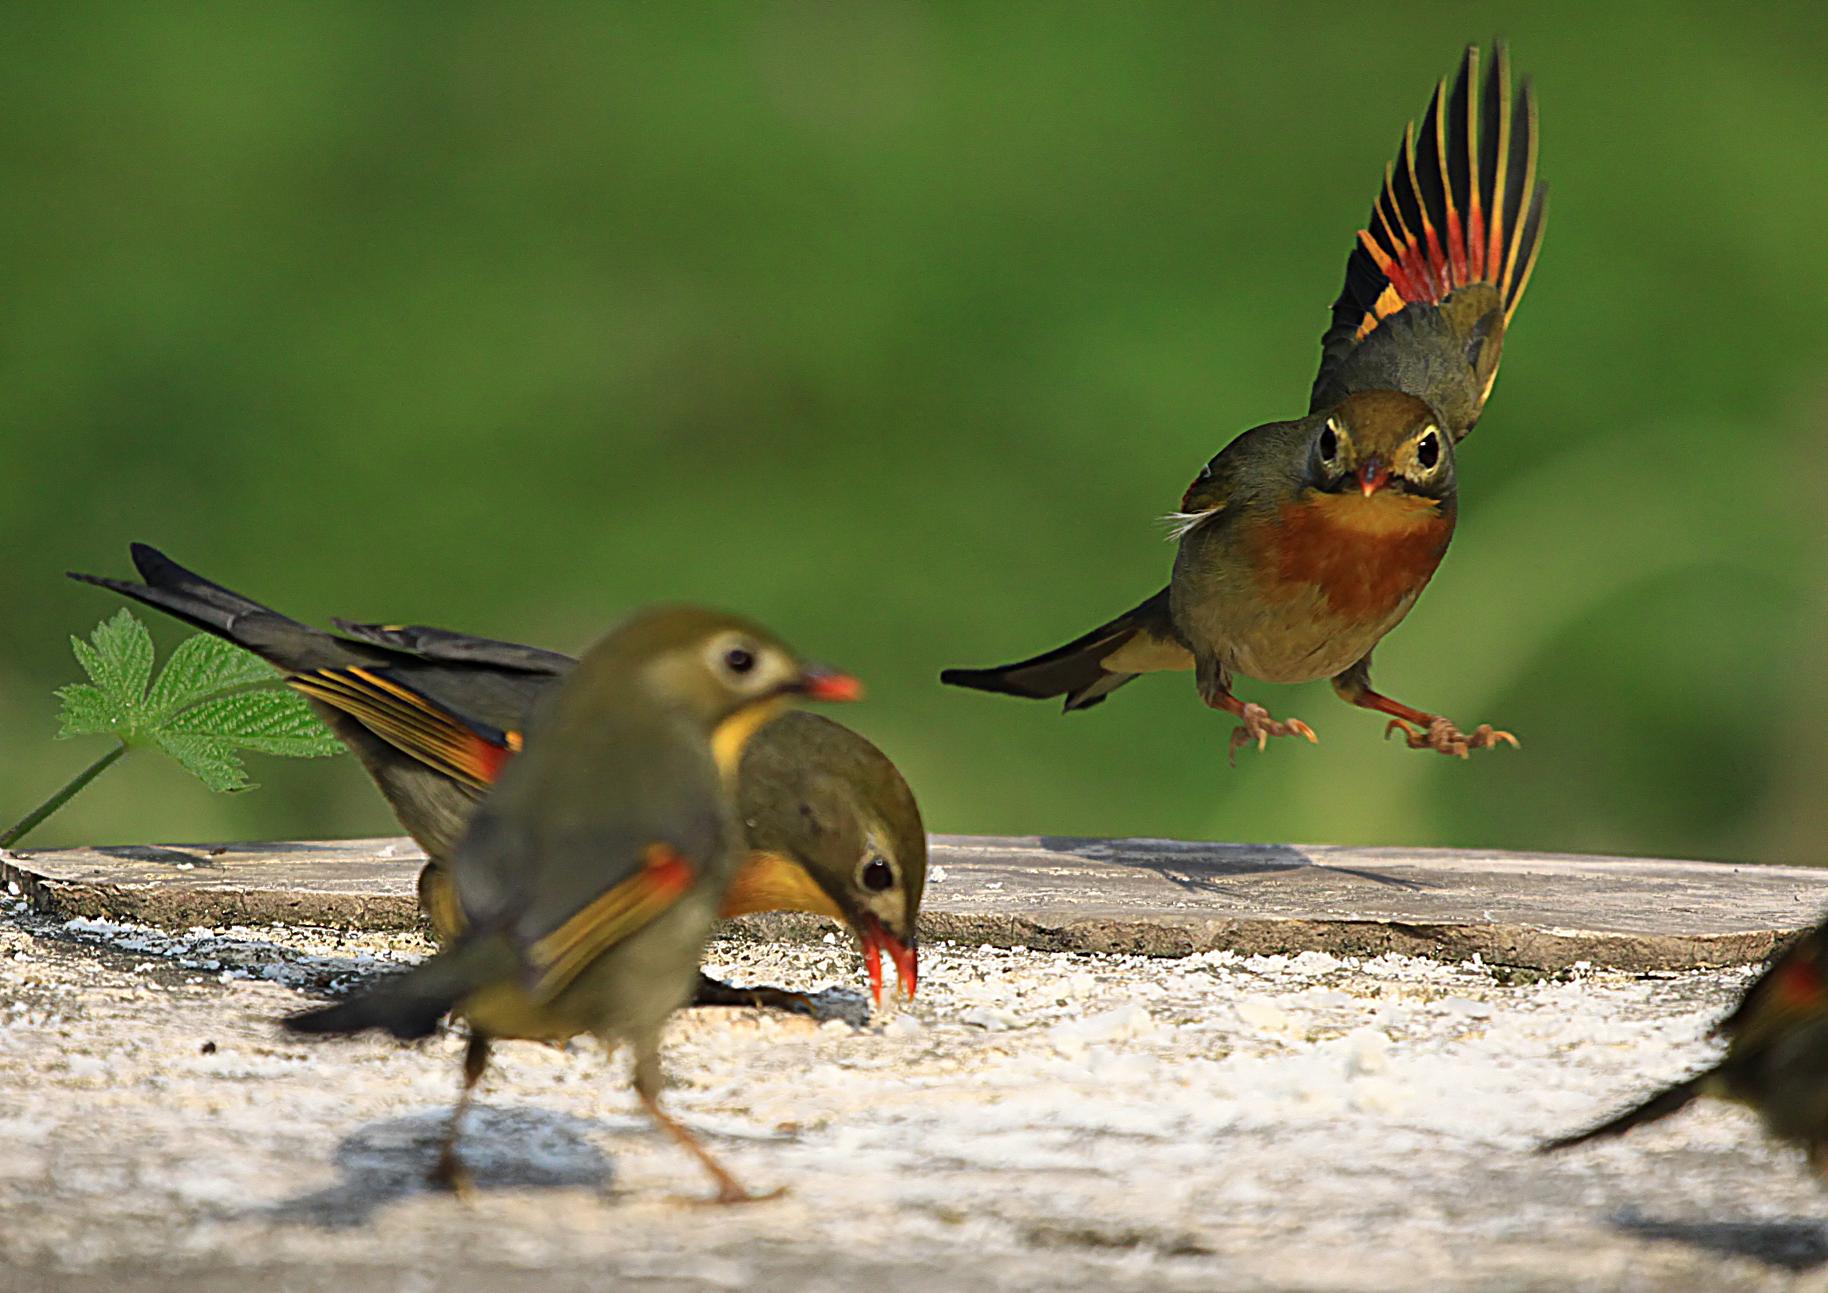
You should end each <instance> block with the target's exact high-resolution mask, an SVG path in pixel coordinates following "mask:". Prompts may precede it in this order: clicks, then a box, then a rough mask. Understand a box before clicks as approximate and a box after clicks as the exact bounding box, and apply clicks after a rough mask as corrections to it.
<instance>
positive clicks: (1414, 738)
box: [1384, 714, 1523, 759]
mask: <svg viewBox="0 0 1828 1293" xmlns="http://www.w3.org/2000/svg"><path fill="white" fill-rule="evenodd" d="M1392 732H1401V733H1402V734H1403V740H1404V741H1405V742H1407V743H1408V746H1409V748H1410V749H1412V750H1434V751H1436V752H1437V753H1440V754H1450V755H1452V756H1453V757H1454V758H1456V759H1464V758H1466V757H1467V755H1468V754H1469V753H1470V752H1471V751H1473V750H1489V749H1491V748H1492V747H1493V746H1495V745H1497V744H1499V743H1500V742H1503V743H1504V744H1507V745H1509V746H1510V747H1511V748H1512V749H1514V750H1520V749H1522V748H1523V746H1522V744H1521V743H1520V742H1519V741H1518V740H1517V738H1516V737H1514V736H1512V735H1511V734H1510V733H1509V732H1506V731H1504V730H1502V729H1501V728H1496V727H1493V726H1492V725H1491V724H1490V723H1481V724H1479V726H1477V727H1475V728H1474V729H1473V730H1472V731H1470V732H1462V731H1461V730H1460V729H1459V728H1457V727H1455V726H1454V725H1453V723H1452V722H1450V721H1449V720H1448V719H1446V718H1443V717H1442V716H1440V715H1439V714H1437V715H1435V717H1434V718H1432V719H1430V720H1429V723H1428V729H1427V730H1426V731H1422V730H1420V729H1417V728H1415V727H1412V726H1410V725H1409V724H1408V723H1405V722H1404V721H1403V720H1402V719H1400V718H1393V719H1391V720H1390V722H1389V723H1387V724H1386V725H1385V727H1384V737H1385V739H1386V740H1388V739H1389V736H1390V733H1392Z"/></svg>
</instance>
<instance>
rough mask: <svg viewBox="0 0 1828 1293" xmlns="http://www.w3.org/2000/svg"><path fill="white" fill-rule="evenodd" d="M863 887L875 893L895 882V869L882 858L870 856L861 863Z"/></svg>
mask: <svg viewBox="0 0 1828 1293" xmlns="http://www.w3.org/2000/svg"><path fill="white" fill-rule="evenodd" d="M862 880H863V887H864V888H865V889H870V890H873V891H875V892H876V893H881V892H882V891H883V890H884V889H886V888H888V887H889V886H890V885H892V884H894V883H895V869H894V868H893V867H891V866H890V865H889V864H888V862H887V861H886V860H884V859H882V858H879V857H876V858H871V859H870V860H869V861H868V862H865V863H864V864H863V872H862Z"/></svg>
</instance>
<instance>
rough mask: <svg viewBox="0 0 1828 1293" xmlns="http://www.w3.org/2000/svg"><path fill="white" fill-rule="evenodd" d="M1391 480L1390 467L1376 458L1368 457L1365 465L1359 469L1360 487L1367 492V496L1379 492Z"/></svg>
mask: <svg viewBox="0 0 1828 1293" xmlns="http://www.w3.org/2000/svg"><path fill="white" fill-rule="evenodd" d="M1389 480H1390V469H1389V468H1388V467H1386V466H1384V464H1383V463H1382V462H1381V461H1379V460H1378V459H1376V458H1367V459H1366V460H1365V465H1364V466H1362V467H1360V468H1359V469H1358V487H1359V488H1360V489H1362V490H1363V491H1364V492H1365V497H1366V498H1370V497H1371V495H1373V494H1375V493H1377V491H1378V490H1380V489H1382V488H1383V487H1384V485H1385V484H1386V483H1387V482H1388V481H1389Z"/></svg>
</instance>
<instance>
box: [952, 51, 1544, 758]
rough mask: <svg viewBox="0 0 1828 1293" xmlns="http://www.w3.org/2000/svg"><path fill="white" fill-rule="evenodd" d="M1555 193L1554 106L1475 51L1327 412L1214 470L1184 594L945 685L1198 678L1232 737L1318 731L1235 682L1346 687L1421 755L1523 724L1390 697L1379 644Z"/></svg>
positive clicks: (1088, 697) (1336, 317)
mask: <svg viewBox="0 0 1828 1293" xmlns="http://www.w3.org/2000/svg"><path fill="white" fill-rule="evenodd" d="M1544 196H1545V192H1544V189H1543V187H1542V186H1541V185H1540V184H1538V183H1537V182H1536V101H1535V98H1534V96H1533V94H1532V92H1531V89H1530V85H1529V82H1528V81H1527V80H1526V81H1525V82H1524V83H1523V85H1522V87H1521V88H1520V89H1519V90H1518V91H1517V92H1516V95H1515V97H1514V98H1513V95H1512V90H1511V69H1510V60H1509V58H1508V56H1507V55H1506V53H1505V50H1504V48H1503V47H1502V46H1500V47H1499V48H1498V50H1497V51H1496V53H1495V54H1494V55H1493V57H1492V60H1491V62H1490V65H1489V67H1488V68H1487V70H1486V75H1485V84H1484V86H1483V88H1481V87H1480V85H1479V58H1478V51H1477V49H1475V48H1468V49H1467V51H1466V54H1465V57H1464V60H1463V63H1462V65H1461V68H1460V72H1459V76H1458V77H1457V79H1456V80H1455V81H1454V84H1453V88H1452V90H1449V89H1448V88H1447V83H1446V82H1445V81H1442V82H1441V83H1440V85H1439V86H1438V87H1437V88H1436V90H1435V94H1434V98H1433V101H1432V102H1431V103H1430V104H1429V106H1428V111H1427V113H1426V115H1425V116H1424V117H1423V118H1422V126H1421V129H1420V131H1417V130H1416V128H1415V127H1414V126H1413V125H1411V126H1410V127H1409V128H1408V130H1407V131H1406V132H1405V133H1404V136H1403V140H1402V143H1401V145H1400V146H1399V148H1398V152H1397V157H1396V162H1395V164H1394V165H1393V166H1391V167H1387V168H1386V169H1385V172H1384V187H1383V191H1382V192H1381V193H1380V194H1379V195H1378V198H1377V201H1376V203H1375V205H1374V206H1373V207H1372V209H1371V216H1370V219H1369V221H1368V227H1367V228H1366V229H1364V230H1363V231H1361V232H1360V233H1359V235H1358V246H1357V247H1356V248H1354V249H1353V252H1352V255H1351V258H1350V259H1349V260H1348V261H1347V263H1346V280H1345V288H1344V290H1343V291H1342V292H1341V293H1340V296H1339V299H1338V301H1337V302H1335V303H1334V306H1333V323H1332V326H1331V327H1330V328H1329V329H1328V330H1327V332H1326V334H1325V335H1324V336H1323V337H1322V338H1321V362H1320V375H1319V377H1318V378H1317V379H1316V380H1315V382H1314V389H1313V393H1312V397H1311V398H1310V401H1309V405H1308V413H1307V416H1305V417H1302V418H1299V419H1296V420H1295V421H1292V422H1271V423H1267V424H1265V425H1263V426H1259V427H1254V428H1252V429H1251V430H1249V431H1246V432H1244V434H1242V435H1240V436H1239V437H1238V438H1237V439H1235V440H1233V441H1232V442H1231V443H1230V444H1229V445H1227V446H1226V447H1225V448H1224V449H1223V450H1221V451H1220V452H1219V454H1218V455H1217V456H1216V457H1214V458H1213V459H1212V460H1211V461H1210V462H1208V463H1207V464H1206V466H1205V467H1204V468H1203V469H1202V470H1201V471H1200V473H1199V475H1198V477H1196V478H1195V480H1194V482H1193V484H1192V485H1191V486H1190V487H1189V488H1188V490H1187V492H1186V495H1185V497H1183V498H1182V500H1181V505H1180V509H1179V511H1177V512H1175V513H1174V514H1173V515H1172V516H1170V517H1169V518H1168V519H1169V521H1170V522H1171V524H1172V525H1173V527H1174V534H1175V536H1176V537H1177V538H1178V540H1179V544H1180V547H1179V553H1178V555H1177V556H1176V558H1175V562H1174V571H1173V575H1172V577H1171V579H1170V580H1169V583H1168V586H1167V587H1166V588H1164V589H1162V590H1161V591H1160V592H1158V593H1156V594H1155V595H1154V596H1153V597H1150V598H1149V599H1148V600H1146V601H1144V602H1143V603H1142V604H1141V605H1139V606H1137V607H1135V608H1134V609H1133V610H1130V611H1128V612H1126V613H1125V614H1123V615H1120V616H1118V617H1117V618H1116V619H1114V620H1112V621H1111V622H1110V623H1108V624H1105V625H1103V626H1101V627H1099V628H1096V629H1093V630H1092V631H1091V632H1090V633H1087V634H1086V635H1085V636H1083V637H1081V638H1077V639H1075V640H1074V641H1072V642H1069V643H1067V644H1066V645H1065V646H1063V647H1059V648H1057V649H1056V650H1053V651H1049V652H1047V653H1046V654H1044V655H1038V656H1035V657H1034V658H1033V659H1029V660H1023V661H1020V662H1019V663H1016V664H1010V665H1003V666H1001V667H998V668H991V669H948V670H946V671H945V672H944V673H942V674H941V675H940V679H941V681H943V682H948V683H952V684H954V685H956V686H961V687H975V688H978V689H980V690H983V691H996V692H1004V693H1007V694H1009V695H1014V696H1027V697H1032V698H1035V699H1042V698H1046V697H1050V696H1064V697H1065V698H1066V702H1065V707H1066V709H1068V710H1074V709H1084V708H1087V707H1088V706H1091V705H1096V704H1097V703H1099V702H1100V701H1102V700H1103V699H1104V698H1105V697H1106V696H1107V695H1109V694H1110V693H1111V692H1112V691H1114V690H1116V689H1117V688H1118V687H1121V686H1123V685H1124V684H1125V683H1126V682H1129V681H1130V680H1131V679H1132V678H1134V677H1136V676H1137V675H1138V674H1142V673H1152V672H1156V671H1160V670H1169V669H1192V670H1193V671H1194V675H1195V680H1196V682H1197V684H1198V686H1199V691H1200V696H1201V698H1202V699H1203V700H1204V701H1205V702H1206V703H1207V704H1208V705H1210V706H1212V707H1213V708H1214V709H1222V710H1225V711H1227V712H1228V713H1231V714H1234V715H1236V716H1237V717H1238V718H1239V719H1240V720H1242V725H1241V726H1240V727H1239V728H1237V729H1236V730H1235V731H1234V732H1233V733H1232V740H1231V749H1232V753H1233V755H1234V756H1235V755H1236V752H1237V750H1238V749H1239V748H1240V747H1242V746H1244V745H1246V744H1249V743H1252V742H1254V743H1255V744H1256V745H1257V747H1258V748H1259V749H1261V748H1262V747H1263V745H1264V744H1265V743H1266V742H1267V741H1268V739H1269V738H1270V737H1272V736H1289V735H1297V736H1304V737H1306V738H1307V739H1308V740H1310V741H1312V740H1314V739H1315V738H1314V733H1313V730H1312V729H1311V728H1309V727H1308V725H1307V724H1305V723H1303V722H1301V721H1300V720H1299V719H1286V720H1281V721H1279V720H1276V719H1273V718H1271V717H1270V715H1269V713H1268V712H1267V711H1266V710H1265V709H1264V708H1263V707H1262V706H1261V705H1257V704H1254V703H1251V702H1247V701H1245V700H1243V699H1241V698H1240V697H1238V696H1237V695H1235V694H1233V691H1232V680H1233V678H1234V676H1236V675H1238V674H1244V675H1248V676H1250V677H1253V678H1260V679H1262V680H1264V681H1266V682H1279V683H1297V682H1308V681H1311V680H1313V679H1316V678H1330V679H1332V682H1333V689H1334V691H1336V692H1337V693H1338V694H1339V696H1340V697H1341V698H1342V699H1344V700H1346V701H1349V702H1350V703H1352V704H1354V705H1359V706H1362V707H1364V708H1366V709H1371V710H1376V711H1378V712H1380V713H1383V714H1387V715H1389V716H1390V723H1389V725H1388V726H1387V727H1386V729H1385V731H1386V734H1388V732H1389V731H1391V730H1393V729H1394V730H1400V731H1401V732H1402V733H1403V734H1404V736H1405V737H1406V739H1407V741H1408V743H1409V745H1410V746H1412V747H1414V748H1417V749H1432V750H1438V751H1440V752H1441V753H1443V754H1453V755H1459V756H1461V757H1465V756H1466V753H1467V751H1468V750H1471V749H1478V748H1483V747H1486V746H1491V745H1495V744H1497V743H1498V742H1500V741H1504V742H1508V743H1509V744H1511V745H1515V744H1517V742H1516V740H1515V738H1513V737H1512V736H1511V735H1510V734H1509V733H1507V732H1501V731H1496V730H1494V729H1493V728H1492V727H1490V726H1489V725H1485V724H1482V725H1480V726H1479V727H1477V728H1476V729H1474V730H1473V731H1472V732H1470V733H1468V732H1462V731H1461V730H1460V729H1459V728H1458V727H1456V726H1455V725H1454V724H1453V723H1451V722H1450V721H1448V720H1447V719H1446V718H1444V717H1443V716H1441V715H1439V714H1433V713H1429V712H1427V711H1426V710H1420V709H1415V708H1413V707H1411V706H1409V705H1405V704H1403V703H1401V702H1400V701H1396V700H1393V699H1391V698H1390V697H1388V696H1385V695H1382V694H1380V693H1378V692H1376V691H1374V690H1372V687H1371V652H1372V650H1373V648H1375V647H1376V646H1377V644H1378V642H1379V641H1380V640H1382V638H1383V637H1384V635H1385V634H1386V633H1388V632H1390V630H1391V629H1393V628H1395V627H1396V626H1397V625H1398V624H1399V623H1401V622H1402V619H1403V617H1404V616H1405V615H1407V614H1408V613H1409V608H1410V607H1411V606H1413V605H1415V601H1416V598H1417V597H1419V596H1420V595H1421V592H1422V589H1423V587H1424V586H1426V584H1427V583H1428V580H1429V578H1430V577H1431V576H1432V575H1433V574H1434V571H1435V567H1436V566H1437V565H1438V564H1439V563H1440V561H1441V558H1442V556H1443V555H1444V554H1445V553H1446V551H1447V544H1448V540H1449V539H1451V538H1452V537H1453V530H1454V521H1455V516H1456V513H1457V491H1456V487H1455V475H1454V455H1455V447H1456V446H1457V445H1458V444H1459V443H1460V441H1461V440H1462V439H1463V438H1464V437H1465V435H1466V433H1467V432H1468V431H1470V430H1472V428H1473V425H1474V424H1475V423H1476V422H1478V420H1479V415H1480V413H1481V412H1482V411H1483V409H1484V407H1485V401H1486V399H1487V397H1488V396H1490V394H1491V390H1492V383H1493V381H1494V380H1495V379H1496V377H1497V375H1498V357H1499V352H1500V350H1501V349H1502V347H1503V344H1504V337H1505V333H1506V331H1507V329H1508V327H1509V325H1510V320H1511V316H1512V315H1513V314H1514V313H1515V312H1516V309H1517V304H1518V302H1519V301H1520V300H1521V299H1522V298H1523V290H1524V286H1525V284H1527V283H1528V282H1529V278H1530V271H1531V269H1532V268H1533V267H1534V265H1535V261H1536V254H1537V251H1538V249H1539V247H1540V245H1541V240H1542V230H1543V209H1544V207H1543V203H1544Z"/></svg>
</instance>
